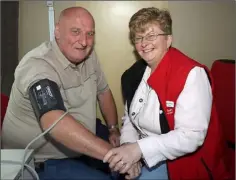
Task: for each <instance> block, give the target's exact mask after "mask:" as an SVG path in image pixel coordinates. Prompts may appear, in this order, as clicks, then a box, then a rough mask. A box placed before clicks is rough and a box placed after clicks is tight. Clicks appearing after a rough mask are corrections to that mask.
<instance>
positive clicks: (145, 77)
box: [143, 66, 151, 84]
mask: <svg viewBox="0 0 236 180" xmlns="http://www.w3.org/2000/svg"><path fill="white" fill-rule="evenodd" d="M150 75H151V68H150V67H149V66H147V67H146V69H145V72H144V74H143V81H144V82H145V83H146V84H147V80H148V78H149V77H150Z"/></svg>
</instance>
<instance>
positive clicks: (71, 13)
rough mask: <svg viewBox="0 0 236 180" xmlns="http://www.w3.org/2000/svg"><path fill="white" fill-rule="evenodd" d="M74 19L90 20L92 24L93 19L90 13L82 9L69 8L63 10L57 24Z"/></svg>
mask: <svg viewBox="0 0 236 180" xmlns="http://www.w3.org/2000/svg"><path fill="white" fill-rule="evenodd" d="M75 17H77V18H86V19H91V21H93V23H94V19H93V16H92V15H91V13H90V12H89V11H88V10H87V9H85V8H83V7H69V8H67V9H64V10H63V11H62V12H61V14H60V16H59V19H58V23H60V22H63V21H64V20H67V19H70V18H75ZM94 24H95V23H94Z"/></svg>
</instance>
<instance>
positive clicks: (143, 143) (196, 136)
mask: <svg viewBox="0 0 236 180" xmlns="http://www.w3.org/2000/svg"><path fill="white" fill-rule="evenodd" d="M211 107H212V90H211V86H210V83H209V80H208V77H207V74H206V72H205V70H204V69H203V68H200V67H195V68H193V69H192V70H191V71H190V73H189V75H188V77H187V80H186V83H185V86H184V89H183V90H182V92H181V93H180V95H179V97H178V99H177V102H176V110H175V115H174V118H175V127H174V130H172V131H170V132H168V133H167V134H162V135H156V136H149V137H147V138H144V139H141V140H138V144H139V146H140V148H141V151H142V153H143V158H144V160H145V162H146V164H147V165H148V166H149V167H152V166H154V165H156V164H157V163H158V162H160V161H163V160H166V159H170V160H173V159H176V158H177V157H180V156H183V155H185V154H188V153H191V152H194V151H196V149H197V148H198V147H199V146H201V145H202V144H203V142H204V139H205V137H206V133H207V129H208V125H209V121H210V115H211Z"/></svg>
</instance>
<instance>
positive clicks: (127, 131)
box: [120, 103, 139, 144]
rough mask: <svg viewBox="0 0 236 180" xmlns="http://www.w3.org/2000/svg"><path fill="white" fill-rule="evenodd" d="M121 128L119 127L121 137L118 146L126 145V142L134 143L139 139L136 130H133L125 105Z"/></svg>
mask: <svg viewBox="0 0 236 180" xmlns="http://www.w3.org/2000/svg"><path fill="white" fill-rule="evenodd" d="M122 123H123V125H122V127H121V131H120V132H121V136H120V144H123V143H127V142H130V143H132V142H136V141H137V140H138V139H139V137H138V133H137V131H136V129H135V128H134V126H133V124H132V122H131V121H130V118H129V115H128V110H127V103H126V104H125V113H124V116H123V117H122Z"/></svg>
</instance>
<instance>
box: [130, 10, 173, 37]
mask: <svg viewBox="0 0 236 180" xmlns="http://www.w3.org/2000/svg"><path fill="white" fill-rule="evenodd" d="M149 24H158V25H159V26H160V29H161V30H162V31H163V32H164V33H166V34H168V35H171V34H172V19H171V16H170V13H169V11H168V10H160V9H158V8H155V7H149V8H143V9H140V10H139V11H138V12H136V13H135V14H134V15H133V16H132V17H131V18H130V21H129V29H130V37H131V39H133V38H134V36H135V33H137V32H141V33H143V32H145V30H146V28H147V25H149Z"/></svg>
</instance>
